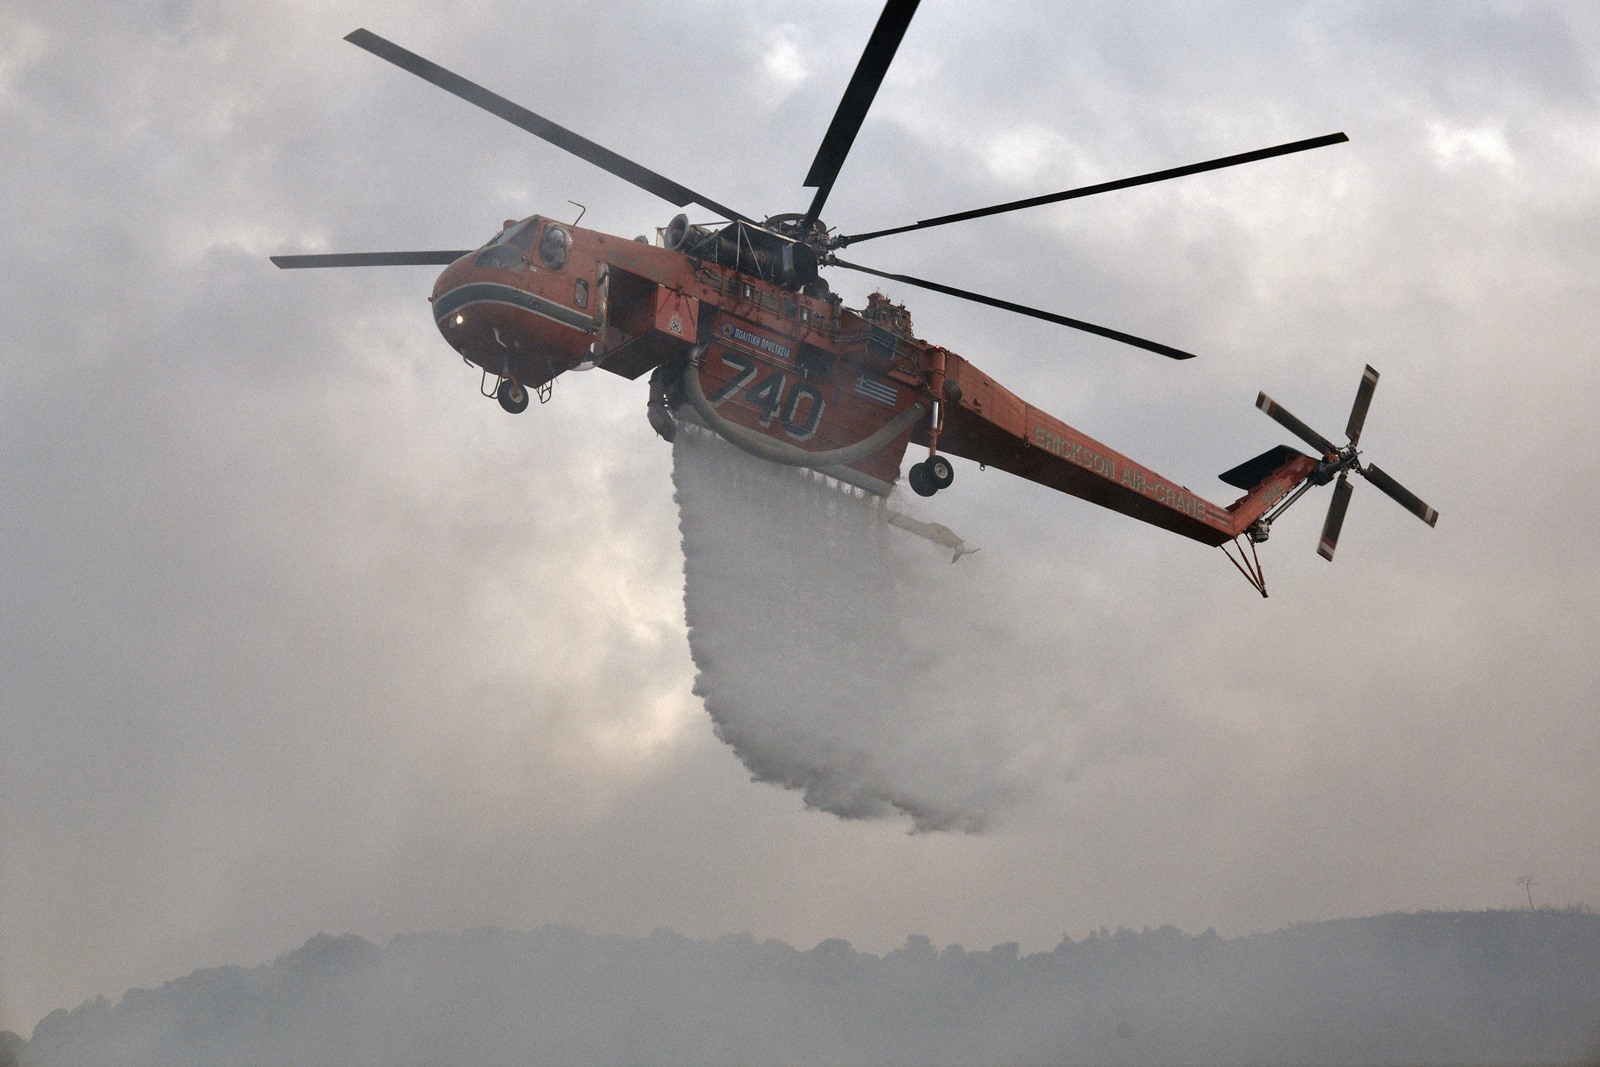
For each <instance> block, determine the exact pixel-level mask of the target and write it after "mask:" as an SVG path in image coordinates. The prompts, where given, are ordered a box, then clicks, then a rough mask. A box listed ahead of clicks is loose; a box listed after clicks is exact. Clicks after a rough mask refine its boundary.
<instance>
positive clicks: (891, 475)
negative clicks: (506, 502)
mask: <svg viewBox="0 0 1600 1067" xmlns="http://www.w3.org/2000/svg"><path fill="white" fill-rule="evenodd" d="M430 299H431V301H432V304H433V313H434V319H435V322H436V323H437V324H438V327H439V330H440V332H441V333H442V334H443V335H444V338H445V340H446V341H448V342H449V343H450V345H451V347H453V348H454V349H455V350H456V351H457V352H459V353H460V354H461V355H462V357H463V358H465V359H466V360H468V361H469V362H471V363H473V364H475V365H477V366H479V367H482V368H483V369H484V371H485V372H486V373H487V374H491V375H495V376H496V377H497V379H499V380H500V382H502V383H505V382H509V383H514V384H515V385H516V386H519V387H521V388H522V389H524V390H528V389H531V390H535V391H539V392H541V395H543V393H544V390H546V389H547V387H548V386H549V385H550V383H552V382H553V381H554V380H555V379H556V378H557V377H559V376H560V375H562V374H564V373H566V372H567V371H571V370H580V369H588V368H590V367H594V366H598V367H602V368H604V369H606V370H608V371H611V372H612V373H615V374H619V375H621V376H623V377H625V378H630V379H637V378H639V377H641V376H643V375H644V374H646V373H649V372H658V373H664V374H666V375H667V379H668V381H667V386H668V390H669V392H670V395H671V397H672V401H673V403H674V405H675V406H677V405H681V406H682V409H683V410H685V411H686V412H693V415H692V416H690V417H698V418H700V420H701V421H704V422H709V423H710V424H711V426H712V428H713V429H715V430H716V431H717V432H718V433H720V434H721V435H722V436H724V437H727V438H729V439H730V440H731V441H733V443H735V444H736V445H739V446H740V447H742V448H745V449H746V450H747V451H752V452H754V453H755V454H757V455H761V456H763V457H764V458H767V459H772V460H774V461H776V462H781V463H790V464H794V465H802V466H809V467H813V468H815V469H819V470H822V471H824V472H825V473H827V474H829V475H832V476H834V477H836V478H838V479H839V480H841V481H844V482H847V483H850V484H853V485H856V486H859V487H861V488H863V489H866V490H869V491H871V492H874V493H877V494H879V495H887V494H888V493H889V492H890V491H891V489H892V488H893V486H894V484H895V482H896V481H898V480H899V478H900V473H901V469H900V468H901V462H902V460H903V459H904V456H905V452H906V449H907V448H908V447H909V446H911V445H912V444H917V445H920V446H925V447H927V448H928V449H929V450H930V455H933V454H937V453H940V452H943V453H946V454H949V455H955V456H960V457H964V458H966V459H970V460H973V461H975V462H977V463H980V464H984V465H986V466H993V467H997V468H1000V469H1002V470H1006V471H1009V472H1011V473H1013V474H1016V475H1018V476H1020V477H1023V478H1027V479H1029V480H1031V481H1034V482H1038V483H1040V484H1042V485H1046V486H1049V487H1050V488H1053V489H1057V490H1059V491H1062V492H1065V493H1069V494H1071V495H1073V496H1078V497H1081V498H1083V499H1086V500H1089V501H1091V502H1093V503H1096V504H1100V505H1101V506H1103V507H1107V508H1110V509H1112V510H1115V511H1118V512H1121V513H1123V514H1126V515H1129V516H1131V517H1133V518H1136V519H1140V520H1142V521H1144V522H1147V523H1151V524H1152V525H1155V526H1159V527H1161V528H1163V529H1167V530H1171V531H1173V532H1174V533H1179V534H1182V535H1184V536H1186V537H1190V538H1192V539H1194V540H1197V541H1201V542H1203V543H1205V544H1209V545H1221V544H1224V543H1226V542H1228V541H1230V540H1233V539H1234V538H1236V537H1238V536H1239V535H1240V534H1242V533H1243V532H1245V531H1246V530H1247V529H1248V528H1249V527H1250V526H1251V524H1252V523H1254V522H1255V521H1256V520H1257V519H1259V518H1260V517H1261V516H1262V515H1263V514H1264V513H1265V512H1266V510H1267V509H1268V508H1270V507H1271V506H1272V504H1273V503H1275V502H1276V501H1277V500H1279V499H1280V498H1282V497H1283V496H1284V495H1285V494H1287V493H1288V492H1289V491H1290V490H1291V489H1293V488H1294V487H1295V486H1296V485H1298V484H1299V483H1300V482H1301V481H1303V480H1305V478H1306V477H1307V476H1308V475H1309V474H1311V472H1312V471H1313V469H1314V467H1315V464H1316V459H1314V458H1312V457H1309V456H1304V455H1302V454H1300V453H1297V452H1292V450H1286V454H1281V455H1277V456H1275V457H1274V458H1275V460H1276V462H1274V463H1273V464H1272V465H1270V468H1263V469H1261V470H1258V471H1256V472H1255V475H1259V480H1258V481H1252V483H1251V484H1250V485H1248V486H1246V488H1248V489H1249V490H1250V491H1249V492H1248V493H1247V494H1246V495H1245V496H1244V497H1242V498H1240V499H1239V500H1238V501H1236V502H1235V503H1234V504H1232V505H1230V506H1228V507H1223V506H1220V505H1217V504H1213V503H1211V502H1209V501H1207V500H1205V499H1203V498H1201V497H1200V496H1199V495H1197V494H1195V493H1193V492H1191V491H1190V490H1188V489H1187V488H1185V487H1184V486H1182V485H1179V484H1178V483H1176V482H1174V481H1172V480H1170V479H1168V478H1166V477H1164V476H1162V475H1159V474H1157V473H1156V472H1154V471H1152V470H1151V469H1149V468H1148V467H1145V466H1143V465H1141V464H1139V463H1136V462H1134V461H1133V460H1131V459H1129V458H1128V457H1126V456H1124V455H1122V454H1121V453H1118V452H1116V451H1114V450H1112V449H1111V448H1108V447H1107V446H1106V445H1104V444H1102V443H1100V442H1098V441H1096V440H1094V439H1092V438H1090V437H1088V436H1087V435H1085V434H1083V433H1081V432H1079V431H1078V430H1075V429H1073V428H1072V427H1071V426H1068V425H1067V424H1066V423H1064V422H1062V421H1061V420H1059V419H1057V418H1055V417H1054V416H1052V415H1050V414H1048V413H1047V412H1045V411H1043V410H1041V409H1039V408H1037V407H1035V406H1033V405H1031V404H1028V403H1026V402H1025V401H1023V400H1022V399H1021V398H1019V397H1017V396H1016V395H1015V394H1014V393H1012V392H1011V391H1010V390H1008V389H1006V388H1005V387H1004V386H1002V385H1000V384H999V383H998V382H996V381H994V379H992V378H991V377H989V376H988V375H987V374H985V373H983V372H982V371H981V370H979V369H978V368H976V367H975V366H973V365H972V364H971V363H970V362H968V361H967V360H966V359H964V358H963V357H961V356H959V355H957V354H956V353H954V352H950V351H948V350H947V349H944V348H941V347H939V346H937V345H933V344H930V343H928V342H926V341H923V340H921V339H919V338H917V337H916V336H915V335H914V334H913V333H912V329H911V319H910V315H909V313H907V311H906V309H905V308H904V307H903V306H900V305H898V304H893V303H891V302H890V301H889V300H888V299H887V298H884V297H882V296H881V295H879V294H873V296H872V297H871V298H869V301H868V306H867V307H866V308H865V309H861V310H854V309H850V308H846V307H844V306H842V304H841V302H840V301H839V299H838V298H837V297H835V296H833V295H832V294H830V293H827V292H826V289H825V287H819V286H816V285H808V286H804V287H802V288H801V289H795V288H791V287H788V286H785V285H783V284H781V283H780V282H778V281H774V280H770V279H769V278H767V277H763V276H762V275H761V274H760V273H758V272H756V271H752V270H745V269H741V268H740V267H737V266H730V265H728V264H726V263H723V262H718V260H717V259H716V258H700V257H697V256H694V255H690V254H687V253H686V252H685V251H683V250H681V249H672V248H667V247H662V246H660V245H656V244H652V243H648V242H646V241H644V240H641V239H634V240H629V239H626V238H620V237H615V236H611V235H608V234H604V233H599V232H597V231H594V230H588V229H584V228H582V227H579V226H575V225H569V224H566V223H563V222H559V221H556V220H552V219H547V218H543V217H540V216H534V217H532V218H529V219H525V220H522V221H520V222H512V223H508V224H507V226H506V228H505V229H504V230H503V231H502V232H501V233H500V234H499V235H498V236H497V237H496V238H495V239H494V240H492V241H491V242H489V243H488V244H487V245H485V246H483V247H482V248H480V249H477V250H475V251H473V252H471V253H469V254H468V255H466V256H463V257H461V258H460V259H458V260H456V261H455V262H454V263H452V264H450V265H449V266H448V267H447V268H446V269H445V270H444V272H443V273H441V274H440V275H439V279H438V281H437V283H436V284H435V286H434V290H433V295H432V297H431V298H430ZM918 491H919V492H922V490H921V489H919V490H918Z"/></svg>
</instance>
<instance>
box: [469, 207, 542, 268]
mask: <svg viewBox="0 0 1600 1067" xmlns="http://www.w3.org/2000/svg"><path fill="white" fill-rule="evenodd" d="M538 229H539V217H538V216H537V215H535V216H534V217H532V218H528V219H523V220H522V221H521V222H513V223H511V224H509V225H508V226H506V228H505V229H503V230H501V231H500V232H499V233H497V234H495V235H494V239H493V240H492V241H490V242H489V243H488V244H486V245H484V246H483V249H482V251H480V252H479V253H478V256H477V258H476V259H474V260H473V265H474V266H478V267H494V268H496V269H499V270H513V271H520V270H525V269H526V268H527V266H528V256H529V255H530V254H531V253H532V251H533V238H534V234H535V233H537V232H538Z"/></svg>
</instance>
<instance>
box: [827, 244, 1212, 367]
mask: <svg viewBox="0 0 1600 1067" xmlns="http://www.w3.org/2000/svg"><path fill="white" fill-rule="evenodd" d="M828 263H829V264H831V265H833V266H836V267H845V268H848V269H849V270H858V271H860V272H861V273H863V274H872V275H876V276H877V277H879V278H888V279H889V280H890V281H895V282H904V283H905V284H906V285H915V286H918V287H920V288H923V289H931V290H933V291H934V292H936V293H944V294H945V295H947V296H959V297H960V298H961V299H963V300H971V301H974V302H976V303H979V304H987V305H989V306H990V307H995V308H1000V309H1001V310H1002V311H1014V312H1016V313H1017V314H1018V315H1028V316H1030V317H1032V318H1035V319H1043V320H1045V321H1046V322H1054V323H1057V324H1059V325H1061V326H1071V327H1072V328H1073V329H1074V330H1083V331H1084V332H1085V333H1092V334H1097V335H1098V336H1100V337H1108V338H1110V339H1111V340H1113V341H1121V342H1122V343H1123V344H1125V345H1132V346H1134V347H1135V348H1143V349H1145V350H1146V351H1148V352H1155V353H1158V354H1160V355H1163V356H1166V357H1168V358H1169V359H1193V358H1194V353H1193V352H1185V351H1183V350H1182V349H1181V348H1173V347H1171V346H1170V345H1164V344H1160V343H1159V342H1156V341H1147V340H1145V339H1144V338H1143V337H1135V336H1134V335H1133V334H1131V333H1123V332H1122V331H1120V330H1112V329H1108V328H1107V327H1105V326H1096V325H1095V324H1094V323H1092V322H1084V321H1083V320H1082V319H1069V318H1067V317H1066V316H1065V315H1057V314H1055V313H1054V312H1052V311H1040V310H1039V309H1038V308H1031V307H1026V306H1024V305H1022V304H1013V303H1012V302H1011V301H1009V300H1001V299H999V298H997V297H993V296H984V295H983V294H982V293H974V292H972V291H971V290H969V289H957V288H955V287H954V286H951V285H940V284H939V283H938V282H930V281H926V280H924V279H922V278H913V277H911V276H910V275H907V274H890V273H888V272H887V271H881V270H873V269H872V268H871V267H863V266H860V265H859V264H856V263H846V262H845V261H844V260H842V259H839V258H837V257H830V258H829V259H828Z"/></svg>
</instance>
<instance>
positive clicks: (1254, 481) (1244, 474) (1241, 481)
mask: <svg viewBox="0 0 1600 1067" xmlns="http://www.w3.org/2000/svg"><path fill="white" fill-rule="evenodd" d="M1303 455H1305V453H1304V452H1299V451H1296V450H1295V449H1293V448H1290V447H1289V446H1288V445H1275V446H1274V447H1272V448H1269V449H1267V450H1266V451H1265V452H1263V453H1261V455H1259V456H1257V457H1256V458H1255V459H1247V460H1245V461H1244V462H1243V463H1241V464H1239V465H1238V466H1237V467H1235V468H1233V469H1232V470H1230V471H1223V472H1222V473H1221V474H1219V475H1217V477H1218V478H1221V479H1222V480H1223V481H1225V482H1227V483H1228V484H1229V485H1231V486H1234V487H1235V488H1237V489H1244V490H1250V489H1254V488H1255V487H1256V486H1258V485H1260V484H1261V483H1262V482H1264V481H1266V480H1267V478H1268V477H1269V476H1270V475H1271V474H1272V472H1273V471H1275V470H1277V469H1278V468H1279V467H1281V466H1283V465H1284V464H1285V463H1287V462H1289V461H1290V460H1291V459H1293V458H1294V457H1295V456H1303Z"/></svg>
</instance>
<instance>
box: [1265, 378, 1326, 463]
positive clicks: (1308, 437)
mask: <svg viewBox="0 0 1600 1067" xmlns="http://www.w3.org/2000/svg"><path fill="white" fill-rule="evenodd" d="M1256 407H1258V408H1260V409H1261V410H1262V411H1264V412H1266V413H1267V416H1268V417H1269V418H1271V419H1272V420H1273V421H1275V422H1276V423H1277V424H1278V425H1279V426H1282V427H1283V428H1284V429H1285V430H1288V431H1289V432H1290V433H1292V434H1294V435H1295V436H1296V437H1298V438H1300V440H1302V441H1304V442H1305V443H1306V444H1308V445H1310V446H1311V447H1312V448H1314V449H1316V450H1317V452H1318V453H1319V454H1320V455H1322V456H1324V457H1327V456H1333V455H1337V454H1338V452H1339V450H1338V449H1337V448H1334V447H1333V445H1332V444H1331V443H1330V442H1329V441H1328V439H1327V438H1326V437H1324V436H1322V435H1321V434H1320V433H1318V432H1317V431H1315V430H1313V429H1312V428H1311V427H1309V426H1307V425H1306V424H1305V423H1303V422H1301V421H1300V420H1299V419H1297V418H1295V417H1294V416H1293V415H1291V414H1289V411H1288V409H1287V408H1285V407H1284V406H1283V405H1282V404H1279V403H1278V402H1277V401H1276V400H1274V399H1272V398H1271V397H1270V396H1268V395H1267V394H1266V393H1262V394H1261V395H1260V396H1258V397H1256Z"/></svg>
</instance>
